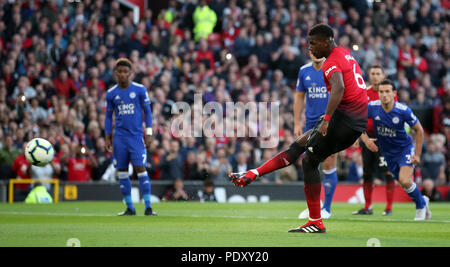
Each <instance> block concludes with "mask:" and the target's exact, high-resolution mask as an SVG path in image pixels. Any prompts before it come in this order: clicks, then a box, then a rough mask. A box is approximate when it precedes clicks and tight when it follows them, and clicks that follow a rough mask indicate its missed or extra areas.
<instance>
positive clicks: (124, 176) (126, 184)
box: [117, 171, 136, 216]
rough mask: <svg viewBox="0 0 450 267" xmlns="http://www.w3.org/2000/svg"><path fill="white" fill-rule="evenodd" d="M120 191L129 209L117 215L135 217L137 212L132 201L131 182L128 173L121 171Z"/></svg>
mask: <svg viewBox="0 0 450 267" xmlns="http://www.w3.org/2000/svg"><path fill="white" fill-rule="evenodd" d="M118 174H119V184H120V191H121V192H122V195H123V198H124V200H125V204H126V205H127V209H126V210H125V211H124V212H121V213H119V214H117V215H119V216H134V215H136V210H135V209H134V205H133V201H132V200H131V182H130V177H129V175H128V171H119V173H118Z"/></svg>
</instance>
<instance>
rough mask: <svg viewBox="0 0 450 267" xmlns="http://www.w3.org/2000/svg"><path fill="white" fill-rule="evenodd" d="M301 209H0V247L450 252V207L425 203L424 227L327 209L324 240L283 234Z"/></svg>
mask: <svg viewBox="0 0 450 267" xmlns="http://www.w3.org/2000/svg"><path fill="white" fill-rule="evenodd" d="M305 207H306V203H305V202H293V201H292V202H278V201H274V202H270V203H251V204H250V203H247V204H218V203H197V202H176V203H175V202H172V203H154V204H153V209H154V210H155V211H156V212H157V213H158V215H159V216H157V217H146V216H143V212H144V206H143V204H137V205H136V210H137V216H135V217H118V216H116V215H115V214H117V213H118V212H120V211H122V210H123V209H124V204H123V203H121V202H63V203H58V204H50V205H26V204H0V233H1V234H0V246H2V247H5V246H66V244H67V241H68V240H69V239H71V238H77V239H78V240H79V241H80V245H81V246H82V247H83V246H85V247H91V246H120V247H122V246H162V247H172V246H173V247H297V246H298V247H301V246H309V247H310V246H361V247H364V246H367V241H368V240H369V239H371V238H376V239H377V240H379V244H380V245H381V246H382V247H383V246H384V247H387V246H389V247H393V246H426V247H429V246H447V247H448V246H450V203H432V204H431V209H432V212H433V218H432V220H431V221H424V222H415V221H413V218H414V215H415V207H414V204H413V203H395V204H394V215H393V216H390V217H384V216H382V215H381V212H382V211H383V208H384V204H375V205H374V213H375V214H374V215H372V216H354V215H351V212H352V211H355V210H357V209H359V208H360V207H361V205H351V204H345V203H334V204H333V206H332V212H333V217H332V218H331V219H329V220H325V226H326V228H327V233H326V234H300V233H288V232H287V231H288V230H289V229H291V228H294V227H297V226H300V225H301V224H303V223H304V222H305V221H304V220H299V219H297V216H298V214H299V213H300V212H301V211H302V210H303V209H304V208H305Z"/></svg>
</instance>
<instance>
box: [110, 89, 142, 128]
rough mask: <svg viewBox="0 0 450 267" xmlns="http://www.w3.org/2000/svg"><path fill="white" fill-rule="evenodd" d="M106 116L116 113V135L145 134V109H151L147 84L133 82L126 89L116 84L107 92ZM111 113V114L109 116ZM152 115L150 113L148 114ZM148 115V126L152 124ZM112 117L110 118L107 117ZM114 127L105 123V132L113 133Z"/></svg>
mask: <svg viewBox="0 0 450 267" xmlns="http://www.w3.org/2000/svg"><path fill="white" fill-rule="evenodd" d="M106 103H107V104H106V109H107V112H106V114H107V115H106V116H107V117H109V116H112V113H113V112H114V115H115V136H124V135H133V136H136V135H141V136H143V134H144V131H143V127H142V126H143V112H142V111H143V110H146V109H147V110H149V111H150V109H149V107H150V99H149V97H148V94H147V90H146V89H145V86H143V85H142V84H139V83H135V82H132V83H130V86H129V87H128V88H126V89H122V88H120V87H119V86H118V85H115V86H114V87H112V88H111V89H109V90H108V91H107V93H106ZM108 115H109V116H108ZM148 115H150V116H151V112H150V114H148ZM148 115H146V124H147V127H149V126H151V117H150V121H149V122H147V120H148V118H147V116H148ZM106 119H110V118H106ZM111 131H112V129H109V126H108V125H106V123H105V132H106V133H107V134H111Z"/></svg>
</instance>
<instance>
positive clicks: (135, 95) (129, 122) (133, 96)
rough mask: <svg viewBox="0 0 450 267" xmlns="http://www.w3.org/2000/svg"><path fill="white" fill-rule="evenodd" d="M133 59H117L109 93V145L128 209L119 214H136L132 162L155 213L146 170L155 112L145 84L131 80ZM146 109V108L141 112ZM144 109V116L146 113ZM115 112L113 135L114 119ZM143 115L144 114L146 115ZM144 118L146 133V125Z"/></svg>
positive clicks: (149, 209)
mask: <svg viewBox="0 0 450 267" xmlns="http://www.w3.org/2000/svg"><path fill="white" fill-rule="evenodd" d="M131 73H132V72H131V62H130V61H129V60H128V59H126V58H120V59H118V60H117V61H116V63H115V67H114V76H115V78H116V79H117V84H116V85H115V86H113V87H112V88H111V89H109V90H108V91H107V93H106V118H105V135H106V149H107V150H108V151H113V155H114V160H115V164H114V165H115V166H116V168H117V169H118V176H119V183H120V189H121V192H122V195H123V197H124V200H125V203H126V205H127V209H126V210H125V211H124V212H122V213H119V214H118V215H119V216H129V215H136V211H135V209H134V206H133V202H132V200H131V182H130V177H129V175H128V164H129V163H130V161H131V163H132V164H133V167H134V170H135V171H136V173H137V176H138V178H139V185H140V188H141V191H142V195H143V198H144V203H145V213H144V214H145V215H147V216H154V215H156V214H155V213H154V212H153V210H152V207H151V203H150V193H151V186H150V179H149V177H148V173H147V170H146V168H145V167H146V165H147V150H146V147H148V146H150V141H151V136H152V128H151V127H152V113H151V108H150V99H149V97H148V94H147V90H146V88H145V87H144V86H143V85H141V84H138V83H135V82H131V81H130V76H131ZM142 111H143V112H142ZM142 113H144V116H143V114H142ZM113 114H114V116H115V127H114V138H113V137H112V135H113V134H112V128H113V127H112V124H113V123H112V121H113ZM143 117H144V118H143ZM143 119H144V120H145V126H146V128H145V134H144V129H143V125H142V124H143Z"/></svg>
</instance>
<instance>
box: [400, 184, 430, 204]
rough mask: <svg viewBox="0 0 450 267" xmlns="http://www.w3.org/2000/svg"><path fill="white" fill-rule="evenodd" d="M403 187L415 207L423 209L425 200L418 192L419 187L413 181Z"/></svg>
mask: <svg viewBox="0 0 450 267" xmlns="http://www.w3.org/2000/svg"><path fill="white" fill-rule="evenodd" d="M404 189H405V191H406V193H408V195H409V197H410V198H411V200H412V201H414V202H415V203H416V209H423V208H424V207H425V200H424V199H423V196H422V194H421V193H420V191H419V187H417V185H416V183H414V182H413V183H412V185H411V187H410V188H404Z"/></svg>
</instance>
